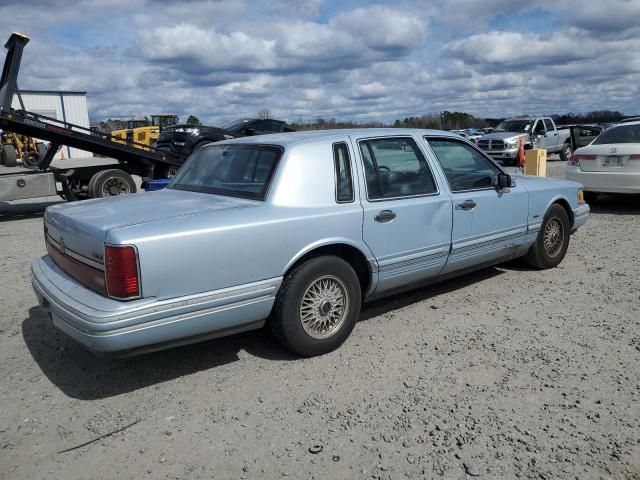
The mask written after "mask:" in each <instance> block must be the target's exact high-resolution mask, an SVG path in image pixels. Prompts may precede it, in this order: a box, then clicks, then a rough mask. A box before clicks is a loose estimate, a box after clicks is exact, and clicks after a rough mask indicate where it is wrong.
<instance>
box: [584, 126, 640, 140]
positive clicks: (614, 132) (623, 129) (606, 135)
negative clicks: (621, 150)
mask: <svg viewBox="0 0 640 480" xmlns="http://www.w3.org/2000/svg"><path fill="white" fill-rule="evenodd" d="M608 143H640V124H635V125H620V126H619V127H611V128H610V129H609V130H605V131H604V132H602V134H601V135H600V136H599V137H598V138H596V139H595V140H594V142H593V145H603V144H608Z"/></svg>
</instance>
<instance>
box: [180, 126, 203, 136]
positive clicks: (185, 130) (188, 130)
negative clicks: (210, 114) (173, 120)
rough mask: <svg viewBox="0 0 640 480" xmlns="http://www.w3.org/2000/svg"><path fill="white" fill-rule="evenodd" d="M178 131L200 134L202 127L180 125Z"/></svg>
mask: <svg viewBox="0 0 640 480" xmlns="http://www.w3.org/2000/svg"><path fill="white" fill-rule="evenodd" d="M176 132H180V133H188V134H190V135H199V134H200V129H199V128H187V127H179V128H176Z"/></svg>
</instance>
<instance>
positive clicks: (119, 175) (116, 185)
mask: <svg viewBox="0 0 640 480" xmlns="http://www.w3.org/2000/svg"><path fill="white" fill-rule="evenodd" d="M137 191H138V189H137V187H136V183H135V182H134V181H133V178H132V177H131V175H129V174H128V173H127V172H124V171H122V170H118V169H116V168H112V169H109V170H102V171H101V172H98V173H96V174H95V175H94V176H93V177H91V180H90V181H89V195H90V196H91V197H92V198H104V197H115V196H118V195H127V194H129V193H136V192H137Z"/></svg>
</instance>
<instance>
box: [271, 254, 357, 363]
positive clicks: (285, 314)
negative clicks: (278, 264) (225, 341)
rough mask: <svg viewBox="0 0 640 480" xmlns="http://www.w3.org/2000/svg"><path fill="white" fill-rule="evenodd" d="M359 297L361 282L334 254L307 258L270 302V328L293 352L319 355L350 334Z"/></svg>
mask: <svg viewBox="0 0 640 480" xmlns="http://www.w3.org/2000/svg"><path fill="white" fill-rule="evenodd" d="M361 302H362V292H361V289H360V282H359V280H358V276H357V275H356V273H355V271H354V270H353V268H352V267H351V265H349V264H348V263H347V262H346V261H344V260H343V259H341V258H339V257H336V256H333V255H330V256H322V257H316V258H312V259H310V260H308V261H306V262H304V263H303V264H301V265H299V266H297V267H296V268H294V269H293V270H292V271H291V272H290V273H288V274H287V276H286V277H285V279H284V281H283V283H282V286H281V287H280V291H279V292H278V296H277V297H276V302H275V305H274V307H273V311H272V315H271V319H270V326H271V331H272V332H273V335H274V336H275V338H276V339H277V340H278V341H279V342H280V343H281V344H282V345H284V346H285V347H286V348H288V349H289V350H291V351H292V352H294V353H296V354H298V355H302V356H305V357H311V356H315V355H323V354H325V353H328V352H331V351H333V350H335V349H336V348H338V347H339V346H340V345H342V344H343V343H344V341H345V340H346V339H347V338H348V337H349V335H350V334H351V331H352V330H353V327H354V326H355V324H356V321H357V320H358V316H359V315H360V307H361Z"/></svg>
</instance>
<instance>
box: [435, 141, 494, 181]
mask: <svg viewBox="0 0 640 480" xmlns="http://www.w3.org/2000/svg"><path fill="white" fill-rule="evenodd" d="M427 141H428V142H429V145H430V146H431V149H432V150H433V152H434V153H435V154H436V157H437V158H438V161H439V162H440V165H442V169H443V170H444V174H445V176H446V177H447V181H448V182H449V186H450V187H451V191H452V192H461V191H466V190H479V189H484V188H494V187H496V186H497V185H498V174H499V173H502V171H501V170H500V169H499V168H498V167H497V166H496V165H495V164H494V163H493V162H492V161H491V160H489V159H487V158H486V157H485V156H484V155H483V154H482V153H480V152H479V151H477V150H476V149H475V148H474V147H472V146H471V145H468V144H467V143H463V142H460V141H459V140H453V139H451V138H429V139H427Z"/></svg>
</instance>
